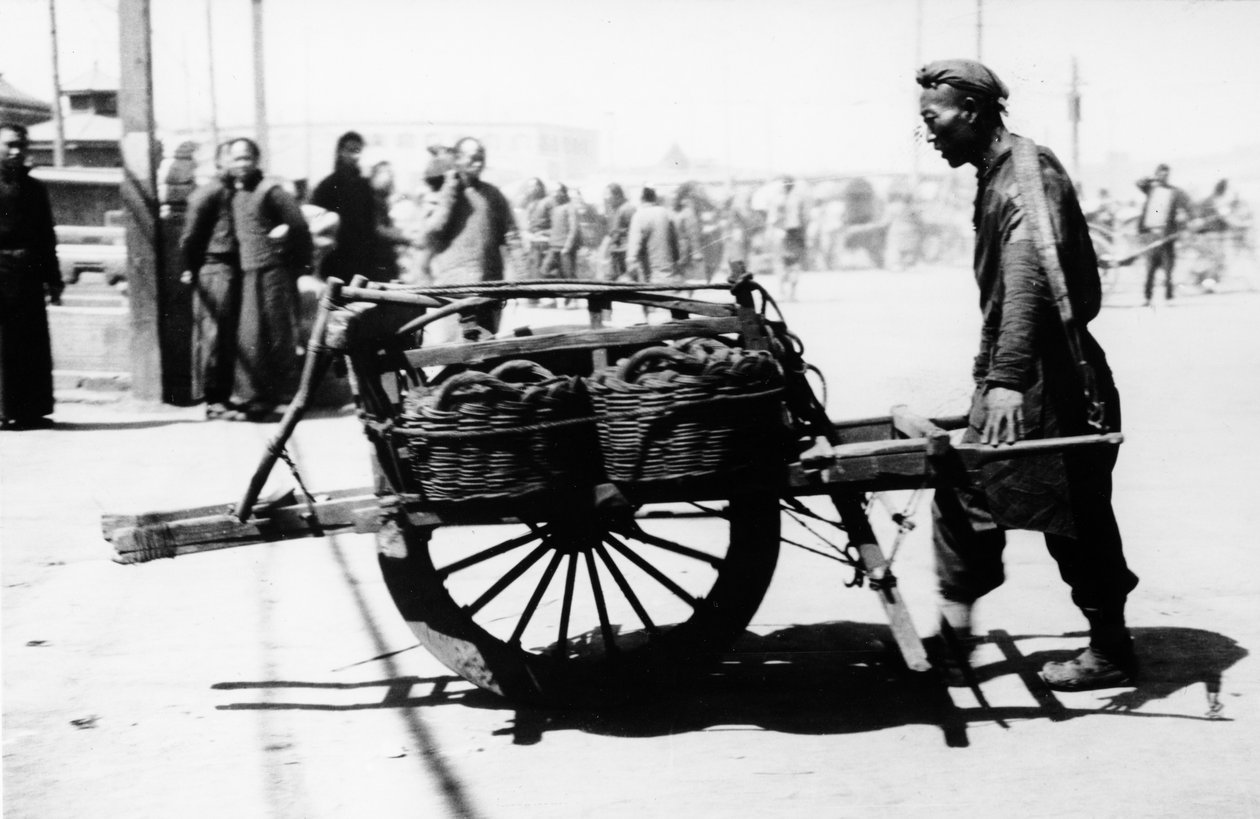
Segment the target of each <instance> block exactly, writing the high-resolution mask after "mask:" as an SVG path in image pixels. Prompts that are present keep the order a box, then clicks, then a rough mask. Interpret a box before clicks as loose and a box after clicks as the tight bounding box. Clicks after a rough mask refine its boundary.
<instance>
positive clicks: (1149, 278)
mask: <svg viewBox="0 0 1260 819" xmlns="http://www.w3.org/2000/svg"><path fill="white" fill-rule="evenodd" d="M1159 257H1160V252H1159V251H1158V250H1153V251H1151V252H1150V253H1148V254H1147V256H1146V284H1145V286H1144V287H1143V288H1142V297H1143V300H1144V301H1145V302H1146V303H1147V304H1150V303H1151V297H1153V296H1154V295H1155V273H1156V271H1158V270H1159Z"/></svg>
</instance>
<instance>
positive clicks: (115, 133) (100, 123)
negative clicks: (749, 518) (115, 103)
mask: <svg viewBox="0 0 1260 819" xmlns="http://www.w3.org/2000/svg"><path fill="white" fill-rule="evenodd" d="M61 121H62V125H63V128H64V131H65V137H66V142H118V141H119V140H120V139H122V133H123V132H122V120H120V119H119V118H118V117H106V116H102V115H100V114H88V113H77V114H67V115H66V116H64V117H62V118H61ZM55 135H56V126H55V125H54V124H53V123H51V122H44V123H41V124H39V125H35V126H33V127H32V128H31V134H30V136H31V142H52V141H53V137H54V136H55Z"/></svg>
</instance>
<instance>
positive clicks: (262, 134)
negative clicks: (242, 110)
mask: <svg viewBox="0 0 1260 819" xmlns="http://www.w3.org/2000/svg"><path fill="white" fill-rule="evenodd" d="M252 5H253V11H254V26H253V29H254V131H255V134H254V141H255V142H257V143H258V149H259V150H260V151H261V152H262V160H263V162H270V161H271V145H270V144H268V143H269V140H268V139H267V79H266V74H265V72H264V71H263V4H262V0H253V4H252Z"/></svg>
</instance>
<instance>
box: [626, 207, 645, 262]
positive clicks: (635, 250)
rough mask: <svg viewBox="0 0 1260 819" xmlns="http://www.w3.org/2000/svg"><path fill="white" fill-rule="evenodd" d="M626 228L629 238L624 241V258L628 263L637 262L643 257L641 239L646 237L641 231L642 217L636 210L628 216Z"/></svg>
mask: <svg viewBox="0 0 1260 819" xmlns="http://www.w3.org/2000/svg"><path fill="white" fill-rule="evenodd" d="M627 230H628V233H629V236H630V238H629V239H628V240H627V241H626V259H627V261H628V262H629V263H630V264H637V263H638V261H639V259H641V258H642V257H643V241H644V239H645V238H647V237H646V236H645V235H644V233H643V219H642V217H640V216H639V214H638V212H637V211H636V212H635V214H634V215H633V216H631V217H630V227H629V228H628V229H627Z"/></svg>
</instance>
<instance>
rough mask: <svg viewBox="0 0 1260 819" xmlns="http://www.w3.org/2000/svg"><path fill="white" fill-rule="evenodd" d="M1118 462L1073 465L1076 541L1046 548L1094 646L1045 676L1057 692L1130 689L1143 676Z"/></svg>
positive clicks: (1076, 461)
mask: <svg viewBox="0 0 1260 819" xmlns="http://www.w3.org/2000/svg"><path fill="white" fill-rule="evenodd" d="M1113 463H1114V457H1112V458H1109V459H1107V460H1106V461H1102V462H1100V461H1099V460H1098V459H1097V458H1091V459H1086V458H1072V459H1069V460H1068V461H1067V468H1068V479H1069V483H1070V485H1071V487H1072V496H1073V513H1074V516H1075V518H1076V528H1077V535H1076V537H1074V538H1071V537H1064V536H1061V535H1052V534H1047V535H1046V547H1047V549H1049V551H1050V554H1051V556H1052V557H1054V559H1055V562H1056V563H1057V564H1058V566H1059V575H1060V577H1062V578H1063V581H1064V582H1065V583H1067V584H1068V587H1069V588H1071V590H1072V602H1074V603H1075V604H1076V605H1077V606H1078V607H1079V608H1080V609H1081V612H1082V613H1083V614H1084V615H1085V619H1086V621H1087V622H1088V623H1089V647H1088V648H1087V649H1085V650H1084V651H1083V652H1081V654H1080V655H1079V656H1078V657H1076V658H1075V659H1073V660H1070V661H1068V662H1066V663H1047V664H1046V666H1045V667H1044V668H1043V669H1042V677H1043V679H1045V681H1046V682H1047V683H1048V684H1050V685H1051V686H1053V687H1056V688H1061V689H1067V690H1085V689H1088V688H1099V687H1104V686H1113V685H1126V684H1128V683H1129V682H1131V680H1132V677H1133V675H1134V674H1135V673H1136V671H1137V661H1136V658H1135V657H1134V653H1133V641H1132V638H1131V637H1130V634H1129V629H1128V626H1127V624H1126V623H1125V616H1124V608H1125V601H1126V599H1127V598H1128V595H1129V592H1131V591H1133V589H1134V588H1135V587H1136V586H1137V584H1138V578H1137V575H1135V574H1134V573H1133V572H1132V571H1131V570H1130V569H1129V566H1128V563H1127V561H1126V560H1125V557H1124V549H1123V543H1122V540H1121V537H1120V527H1119V525H1118V524H1117V523H1116V516H1115V512H1114V511H1113V509H1112V507H1111V466H1112V464H1113Z"/></svg>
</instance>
